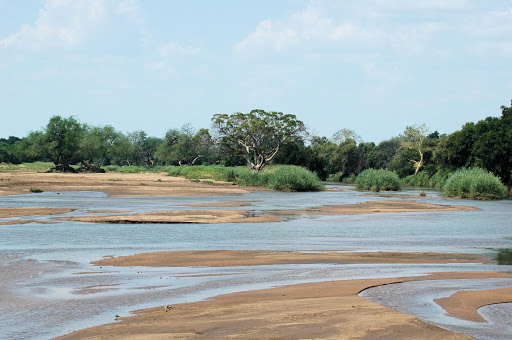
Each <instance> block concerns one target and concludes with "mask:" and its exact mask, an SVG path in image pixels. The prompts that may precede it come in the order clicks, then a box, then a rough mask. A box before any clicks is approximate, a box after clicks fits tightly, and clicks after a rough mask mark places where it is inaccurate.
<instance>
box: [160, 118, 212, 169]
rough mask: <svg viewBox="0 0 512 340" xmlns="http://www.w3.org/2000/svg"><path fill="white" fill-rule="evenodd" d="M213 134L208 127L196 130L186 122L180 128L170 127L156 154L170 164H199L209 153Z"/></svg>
mask: <svg viewBox="0 0 512 340" xmlns="http://www.w3.org/2000/svg"><path fill="white" fill-rule="evenodd" d="M210 146H211V136H210V133H209V132H208V130H207V129H201V130H199V131H198V132H195V131H194V129H193V128H192V127H191V126H190V125H188V124H186V125H183V126H182V127H181V129H180V130H177V129H170V130H169V131H167V133H166V134H165V138H164V140H163V142H162V143H161V144H160V145H159V146H158V149H157V151H156V153H155V156H156V157H157V158H158V159H160V160H162V161H164V162H166V163H170V164H175V165H182V164H188V165H197V164H199V163H200V161H201V159H203V158H204V157H205V156H206V155H208V153H209V148H210Z"/></svg>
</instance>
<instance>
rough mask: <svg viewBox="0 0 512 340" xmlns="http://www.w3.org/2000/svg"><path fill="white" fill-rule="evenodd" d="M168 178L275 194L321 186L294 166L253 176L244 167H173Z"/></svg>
mask: <svg viewBox="0 0 512 340" xmlns="http://www.w3.org/2000/svg"><path fill="white" fill-rule="evenodd" d="M169 174H170V175H171V176H183V177H185V178H188V179H203V180H204V179H206V180H217V181H225V182H233V183H236V184H238V185H242V186H263V187H267V188H269V189H272V190H279V191H319V190H323V188H324V187H323V184H322V182H321V181H320V179H319V178H318V176H317V175H315V174H314V173H312V172H311V171H309V170H307V169H305V168H302V167H299V166H294V165H273V166H267V167H265V168H264V169H263V170H262V171H260V172H256V173H253V172H252V171H251V170H250V169H249V168H248V167H246V166H237V167H224V166H220V165H198V166H180V167H173V168H172V169H171V170H170V171H169Z"/></svg>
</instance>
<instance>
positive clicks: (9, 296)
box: [0, 184, 512, 339]
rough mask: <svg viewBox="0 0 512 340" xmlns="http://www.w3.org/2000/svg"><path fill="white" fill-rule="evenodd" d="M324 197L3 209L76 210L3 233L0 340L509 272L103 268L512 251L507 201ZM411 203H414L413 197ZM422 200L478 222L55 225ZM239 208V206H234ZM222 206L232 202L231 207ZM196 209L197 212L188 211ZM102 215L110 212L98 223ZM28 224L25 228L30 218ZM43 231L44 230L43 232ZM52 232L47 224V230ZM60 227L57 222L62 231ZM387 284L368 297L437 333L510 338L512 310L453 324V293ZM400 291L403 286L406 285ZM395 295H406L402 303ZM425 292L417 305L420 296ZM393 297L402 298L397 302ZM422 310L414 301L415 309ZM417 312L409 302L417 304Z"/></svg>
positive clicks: (442, 217)
mask: <svg viewBox="0 0 512 340" xmlns="http://www.w3.org/2000/svg"><path fill="white" fill-rule="evenodd" d="M327 186H328V189H329V190H327V191H324V192H317V193H282V192H274V191H254V192H248V193H234V194H227V195H222V196H181V197H166V196H162V197H151V196H146V197H111V196H109V195H107V194H105V193H102V192H96V191H62V192H58V191H51V192H43V193H39V194H26V195H11V196H3V197H1V198H0V208H2V207H9V208H13V207H44V208H72V209H73V210H72V211H70V212H66V213H62V214H58V215H37V216H30V217H29V219H30V220H31V221H33V222H31V223H28V224H14V223H15V221H16V220H17V219H20V218H21V217H16V218H10V219H2V221H3V222H6V221H7V222H8V221H12V223H13V224H7V225H0V296H1V297H2V299H1V300H0V333H1V334H0V337H2V338H5V339H26V338H31V339H48V338H51V337H54V336H59V335H63V334H67V333H69V332H72V331H74V330H79V329H83V328H86V327H90V326H95V325H99V324H105V323H110V322H115V320H116V315H117V316H118V317H124V316H128V315H130V311H133V310H136V309H142V308H149V307H154V306H162V305H169V304H176V303H184V302H193V301H199V300H203V299H207V298H210V297H213V296H216V295H220V294H226V293H232V292H238V291H246V290H255V289H263V288H271V287H276V286H283V285H290V284H299V283H305V282H321V281H331V280H349V279H373V278H391V277H404V276H420V275H424V274H428V273H435V272H471V271H498V272H511V271H512V269H511V266H510V265H497V264H495V263H446V264H389V263H388V264H382V263H381V264H325V263H317V264H293V265H290V264H277V265H258V266H230V267H202V266H194V267H153V268H151V267H118V266H116V267H110V266H109V267H106V266H105V267H102V266H94V265H92V264H90V262H92V261H95V260H99V259H101V258H103V257H104V256H116V257H118V256H125V255H132V254H139V253H146V252H157V251H179V250H269V251H282V252H283V251H284V252H320V251H337V252H449V253H473V254H489V255H491V256H492V254H493V253H495V252H496V251H497V250H498V249H510V248H512V223H511V221H512V201H511V200H503V201H466V200H454V199H445V198H442V197H441V193H440V192H439V191H437V190H425V191H424V192H425V194H426V196H425V197H421V196H419V194H420V193H421V192H423V190H415V189H408V190H403V191H401V192H399V193H391V194H390V193H385V194H383V195H378V194H377V195H369V194H368V193H363V192H358V191H355V190H353V188H351V187H350V186H342V185H337V184H327ZM411 197H413V198H411ZM406 199H407V200H411V199H412V200H415V201H419V202H425V203H431V204H437V205H465V206H470V207H474V208H477V210H474V211H446V212H413V213H410V212H407V213H381V214H360V215H328V216H318V215H308V214H295V215H286V214H283V216H284V218H283V219H282V220H281V221H274V222H264V223H217V224H204V223H199V224H108V223H106V224H103V223H86V222H76V221H62V220H55V219H54V218H55V217H56V216H58V217H59V218H62V217H64V218H65V217H76V216H83V215H92V216H95V215H106V214H108V211H130V213H133V214H140V213H148V212H156V211H168V210H194V209H205V207H201V206H197V205H201V204H203V205H208V209H214V210H215V209H217V210H223V209H231V210H232V209H241V210H242V209H243V210H247V209H249V210H250V211H251V213H252V214H255V215H258V214H261V215H263V214H265V212H267V211H273V212H275V211H279V210H283V211H285V210H290V209H293V210H299V209H308V208H312V207H317V206H325V205H341V204H357V203H360V202H367V201H388V200H406ZM240 202H243V203H244V204H243V206H239V207H237V206H236V205H237V204H236V203H240ZM226 203H233V204H232V205H230V204H226ZM191 204H194V206H191ZM101 211H104V212H101ZM24 218H25V219H27V217H24ZM38 222H40V223H38ZM48 222H51V223H52V224H43V223H48ZM55 222H56V223H55ZM446 281H447V282H443V283H442V284H439V285H436V284H435V283H432V284H430V285H428V286H421V285H419V286H418V285H414V284H413V283H411V284H410V285H409V286H398V285H390V286H389V287H388V286H380V287H379V288H378V289H375V290H374V291H372V290H367V291H365V292H363V293H362V296H364V297H366V298H368V299H371V300H372V301H375V302H377V303H379V304H383V305H385V306H387V305H389V307H391V308H393V309H396V310H399V311H402V312H405V313H408V314H412V315H416V316H418V317H419V318H420V319H421V320H424V321H427V322H429V323H432V324H435V325H439V326H440V327H443V328H446V329H450V330H454V331H458V332H463V333H468V334H471V335H473V336H475V337H478V338H481V339H491V338H492V339H500V338H501V339H505V338H507V337H506V335H509V334H510V333H511V329H512V328H511V327H512V325H511V320H510V318H507V317H503V315H508V314H507V313H508V312H507V311H510V304H500V305H496V306H493V307H489V308H486V309H485V310H484V311H482V314H484V315H485V317H486V318H487V319H488V320H489V321H490V322H489V323H488V324H481V323H475V322H470V321H461V320H460V319H457V318H454V317H450V316H446V315H444V314H445V312H444V310H443V309H442V308H440V307H439V306H437V305H436V304H435V303H434V302H433V300H434V299H435V298H439V297H442V296H447V295H450V294H451V293H452V292H453V291H456V290H460V287H459V289H457V287H455V288H454V282H450V280H446ZM404 284H405V283H404ZM462 286H463V287H462V289H467V290H469V289H491V288H501V287H512V280H511V279H505V278H503V279H481V280H477V282H475V281H474V280H473V282H471V283H464V284H463V285H462ZM394 289H400V290H401V291H405V292H409V294H398V293H395V292H394ZM420 293H421V294H420ZM390 294H398V295H400V296H402V297H403V298H400V299H392V301H391V302H390V301H389V300H390V299H389V296H390ZM418 301H419V302H418ZM413 302H414V303H413Z"/></svg>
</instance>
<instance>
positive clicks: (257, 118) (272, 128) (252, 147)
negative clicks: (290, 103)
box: [212, 110, 307, 171]
mask: <svg viewBox="0 0 512 340" xmlns="http://www.w3.org/2000/svg"><path fill="white" fill-rule="evenodd" d="M212 122H213V129H214V130H215V132H216V133H217V134H218V138H219V140H220V142H221V143H222V144H223V145H224V146H227V147H228V148H231V149H233V150H234V151H235V152H236V151H240V152H241V156H242V157H243V158H244V159H245V160H246V162H247V165H248V166H249V168H250V169H251V170H253V171H260V170H262V169H263V168H264V167H265V165H266V164H267V163H268V162H270V161H271V160H272V159H273V158H274V157H275V156H276V155H277V153H278V152H279V150H280V149H281V147H282V146H283V145H285V144H288V143H290V142H293V141H296V140H299V139H302V138H303V137H304V136H306V134H307V133H306V127H305V125H304V123H303V122H301V121H300V120H298V119H297V117H296V116H295V115H292V114H284V113H282V112H275V111H270V112H266V111H263V110H252V111H251V112H250V113H247V114H244V113H240V112H237V113H234V114H232V115H227V114H216V115H214V116H213V118H212Z"/></svg>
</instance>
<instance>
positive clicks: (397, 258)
mask: <svg viewBox="0 0 512 340" xmlns="http://www.w3.org/2000/svg"><path fill="white" fill-rule="evenodd" d="M483 262H490V258H488V257H486V256H483V255H478V254H460V253H426V252H416V253H412V252H411V253H409V252H403V253H402V252H400V253H397V252H374V253H362V252H315V253H309V252H308V253H303V252H275V251H261V250H185V251H164V252H152V253H143V254H135V255H129V256H120V257H106V258H104V259H102V260H99V261H94V262H92V264H94V265H97V266H119V267H129V266H146V267H194V266H205V267H232V266H259V265H276V264H312V263H336V264H356V263H483Z"/></svg>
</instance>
